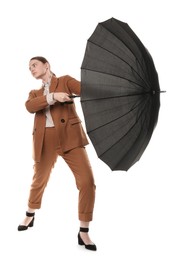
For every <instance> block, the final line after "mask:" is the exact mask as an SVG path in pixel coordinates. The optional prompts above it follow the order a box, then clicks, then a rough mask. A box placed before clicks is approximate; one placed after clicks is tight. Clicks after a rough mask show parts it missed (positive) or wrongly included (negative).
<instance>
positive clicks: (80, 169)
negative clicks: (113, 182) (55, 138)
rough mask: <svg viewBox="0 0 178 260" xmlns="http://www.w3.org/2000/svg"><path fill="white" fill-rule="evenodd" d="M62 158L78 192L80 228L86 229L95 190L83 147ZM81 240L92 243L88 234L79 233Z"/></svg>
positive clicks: (91, 211)
mask: <svg viewBox="0 0 178 260" xmlns="http://www.w3.org/2000/svg"><path fill="white" fill-rule="evenodd" d="M62 157H63V158H64V160H65V161H66V163H67V164H68V166H69V167H70V169H71V170H72V172H73V174H74V177H75V180H76V186H77V188H78V190H79V200H78V216H79V221H80V227H87V228H88V227H89V223H90V221H92V219H93V209H94V202H95V189H96V186H95V182H94V177H93V172H92V168H91V165H90V162H89V158H88V155H87V153H86V150H85V148H84V147H78V148H75V149H73V150H71V151H69V152H67V153H65V154H64V155H62ZM81 238H82V239H83V241H84V242H85V243H86V244H91V243H92V241H91V239H90V237H89V235H88V233H83V232H81Z"/></svg>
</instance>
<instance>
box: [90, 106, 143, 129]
mask: <svg viewBox="0 0 178 260" xmlns="http://www.w3.org/2000/svg"><path fill="white" fill-rule="evenodd" d="M141 103H142V101H141V102H140V103H138V104H137V105H136V106H133V107H132V109H130V110H129V111H128V112H127V113H125V114H123V115H122V116H120V117H117V118H115V119H114V120H111V121H110V122H108V123H106V124H103V125H102V126H98V127H96V128H94V129H92V130H90V131H88V132H87V133H88V134H89V133H92V132H93V131H95V130H97V129H99V128H101V127H103V126H106V125H109V124H110V123H112V122H114V121H116V120H118V119H120V118H122V117H124V116H126V115H127V114H129V113H130V111H133V110H134V109H136V108H137V107H138V106H139V105H140V104H141Z"/></svg>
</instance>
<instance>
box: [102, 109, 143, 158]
mask: <svg viewBox="0 0 178 260" xmlns="http://www.w3.org/2000/svg"><path fill="white" fill-rule="evenodd" d="M145 106H146V104H145ZM145 106H144V108H145ZM144 108H143V110H142V112H141V113H140V116H139V117H138V118H137V120H136V122H135V123H134V124H133V126H132V127H131V128H130V129H129V131H127V133H125V134H124V135H123V136H122V138H121V139H123V138H124V137H125V136H126V135H127V134H128V133H129V132H130V131H131V130H132V129H133V128H134V127H135V125H136V124H137V122H138V120H139V118H140V117H141V115H142V114H143V111H144ZM121 139H119V140H118V141H117V142H116V143H114V144H113V145H112V146H111V147H109V148H108V149H107V150H106V151H104V152H103V153H102V154H100V155H99V157H101V156H103V154H105V153H106V152H107V151H108V150H110V149H111V148H112V147H113V146H115V145H116V144H117V143H118V142H120V140H121Z"/></svg>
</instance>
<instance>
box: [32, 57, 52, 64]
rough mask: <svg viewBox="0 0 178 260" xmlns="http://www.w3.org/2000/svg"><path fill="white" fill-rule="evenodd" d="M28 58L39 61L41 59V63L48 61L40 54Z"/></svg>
mask: <svg viewBox="0 0 178 260" xmlns="http://www.w3.org/2000/svg"><path fill="white" fill-rule="evenodd" d="M30 60H39V61H41V62H42V63H44V64H45V63H46V62H47V63H49V62H48V61H47V59H46V58H44V57H42V56H36V57H33V58H31V59H30Z"/></svg>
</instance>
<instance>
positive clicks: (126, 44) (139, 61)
mask: <svg viewBox="0 0 178 260" xmlns="http://www.w3.org/2000/svg"><path fill="white" fill-rule="evenodd" d="M103 27H104V28H105V30H106V31H108V32H110V33H111V34H112V35H114V36H115V37H116V38H117V39H119V40H120V41H121V42H122V43H123V44H124V45H125V46H127V48H128V49H129V50H130V51H131V53H132V54H133V55H134V57H135V58H136V60H137V61H138V63H139V64H140V61H139V59H138V58H137V57H136V56H135V54H134V52H133V51H132V49H131V48H130V47H129V46H128V44H126V43H125V42H124V41H123V40H122V38H119V37H118V36H117V35H116V34H115V33H114V32H113V31H111V30H109V29H108V28H106V27H105V26H104V25H103ZM121 27H122V26H121ZM122 29H124V28H123V27H122ZM124 31H125V30H124ZM125 32H126V33H127V34H128V32H127V31H125ZM128 35H129V34H128ZM129 37H131V36H130V35H129ZM136 37H137V36H136ZM131 38H132V40H133V41H134V42H135V44H136V46H137V48H138V44H137V42H136V41H135V39H134V38H133V37H131ZM137 39H138V41H139V42H140V44H141V46H142V48H144V49H145V46H144V45H143V43H142V42H141V41H140V39H139V38H138V37H137ZM140 67H141V69H142V71H143V68H142V66H141V64H140ZM143 73H144V71H143ZM144 74H145V73H144Z"/></svg>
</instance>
